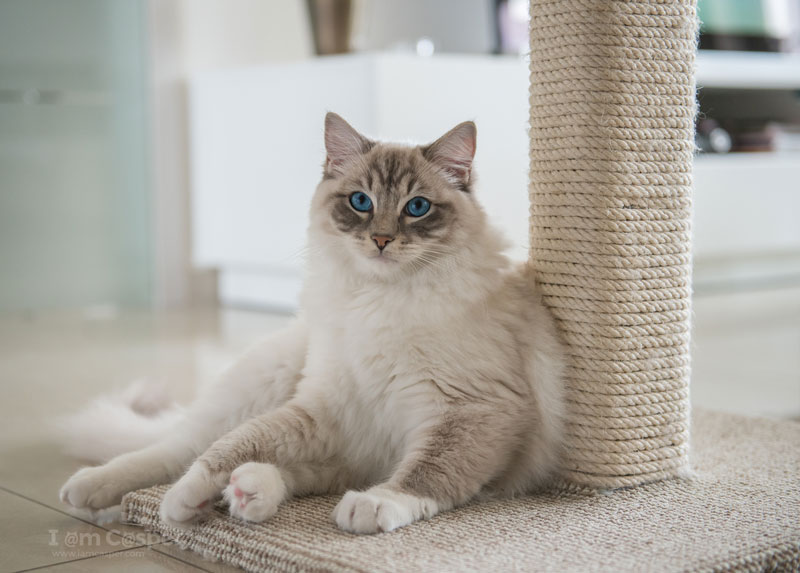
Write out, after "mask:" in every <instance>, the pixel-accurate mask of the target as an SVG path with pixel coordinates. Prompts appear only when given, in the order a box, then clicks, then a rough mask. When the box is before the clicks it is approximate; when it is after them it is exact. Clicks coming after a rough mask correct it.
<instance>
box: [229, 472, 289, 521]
mask: <svg viewBox="0 0 800 573" xmlns="http://www.w3.org/2000/svg"><path fill="white" fill-rule="evenodd" d="M223 496H224V497H225V501H227V502H228V506H229V508H230V513H231V515H233V516H234V517H238V518H239V519H244V520H245V521H252V522H256V523H258V522H261V521H265V520H267V519H269V518H270V517H272V516H273V515H275V513H276V512H277V511H278V506H279V505H280V504H281V502H283V500H285V499H286V496H287V490H286V483H285V482H284V481H283V478H282V477H281V474H280V472H279V471H278V468H276V467H275V466H274V465H272V464H260V463H256V462H248V463H246V464H243V465H241V466H239V467H238V468H236V469H235V470H234V471H233V473H232V474H231V481H230V483H229V484H228V487H226V488H225V491H223Z"/></svg>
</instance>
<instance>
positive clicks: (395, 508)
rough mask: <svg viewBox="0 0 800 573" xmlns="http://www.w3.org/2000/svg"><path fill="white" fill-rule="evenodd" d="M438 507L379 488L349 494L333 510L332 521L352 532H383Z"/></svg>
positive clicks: (432, 511) (433, 513)
mask: <svg viewBox="0 0 800 573" xmlns="http://www.w3.org/2000/svg"><path fill="white" fill-rule="evenodd" d="M438 511H439V507H438V504H437V503H436V502H435V501H434V500H432V499H428V498H422V497H416V496H413V495H408V494H405V493H400V492H396V491H392V490H389V489H386V488H382V487H373V488H372V489H369V490H367V491H363V492H362V491H348V492H347V493H346V494H345V495H344V497H343V498H342V501H340V502H339V505H337V506H336V508H335V509H334V510H333V519H334V521H336V524H337V525H338V526H339V527H340V528H341V529H343V530H345V531H349V532H351V533H383V532H385V531H392V530H394V529H397V528H398V527H403V526H404V525H408V524H409V523H413V522H415V521H418V520H420V519H427V518H429V517H432V516H433V515H436V513H438Z"/></svg>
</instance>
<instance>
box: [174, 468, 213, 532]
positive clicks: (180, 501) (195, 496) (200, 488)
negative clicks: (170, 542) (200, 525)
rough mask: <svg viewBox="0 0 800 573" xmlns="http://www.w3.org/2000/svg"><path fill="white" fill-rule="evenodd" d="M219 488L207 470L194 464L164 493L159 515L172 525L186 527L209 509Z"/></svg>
mask: <svg viewBox="0 0 800 573" xmlns="http://www.w3.org/2000/svg"><path fill="white" fill-rule="evenodd" d="M220 489H221V488H220V487H219V486H218V485H217V484H216V483H215V480H214V479H213V478H212V476H211V475H210V474H209V472H208V470H206V469H205V468H204V467H202V466H200V465H198V464H195V465H193V466H192V467H191V468H189V471H187V472H186V474H184V476H183V477H182V478H181V479H179V480H178V481H177V482H175V484H174V485H173V486H172V487H171V488H170V489H169V490H167V493H165V494H164V499H162V500H161V507H160V511H159V515H160V517H161V519H162V520H163V521H165V522H167V523H168V524H169V525H172V526H173V527H188V526H190V525H192V524H193V523H194V522H195V521H197V520H198V519H199V518H200V517H201V516H203V515H204V514H205V513H207V512H208V511H210V510H211V508H212V506H213V505H214V500H215V499H216V498H217V497H218V496H219V493H220Z"/></svg>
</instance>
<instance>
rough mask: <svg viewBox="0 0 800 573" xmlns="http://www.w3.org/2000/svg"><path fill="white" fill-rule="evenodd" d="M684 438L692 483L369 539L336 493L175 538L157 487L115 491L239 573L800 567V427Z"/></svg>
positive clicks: (516, 504)
mask: <svg viewBox="0 0 800 573" xmlns="http://www.w3.org/2000/svg"><path fill="white" fill-rule="evenodd" d="M692 430H693V449H692V467H693V469H694V472H695V476H694V477H693V478H691V479H688V480H681V479H672V480H667V481H661V482H658V483H652V484H648V485H643V486H639V487H635V488H631V489H623V490H617V491H615V492H614V493H613V494H611V495H603V494H599V493H596V492H592V491H591V490H583V489H580V488H573V489H562V490H553V491H549V492H546V493H542V494H539V495H531V496H528V497H524V498H519V499H515V500H504V501H492V502H484V503H476V504H472V505H469V506H467V507H463V508H460V509H458V510H455V511H451V512H448V513H445V514H442V515H439V516H437V517H435V518H433V519H431V520H429V521H425V522H420V523H415V524H413V525H410V526H408V527H405V528H402V529H399V530H397V531H394V532H390V533H383V534H379V535H374V536H358V535H351V534H348V533H344V532H342V531H340V530H339V529H337V528H336V526H335V525H334V524H333V523H332V522H331V520H330V514H331V511H332V510H333V508H334V506H335V505H336V502H337V498H336V497H309V498H305V499H298V500H295V501H292V502H291V503H288V504H286V505H284V506H283V507H282V508H281V509H280V511H279V512H278V514H277V515H276V516H275V517H274V518H273V519H272V520H271V521H269V522H267V523H265V524H263V525H256V524H248V523H245V522H242V521H240V520H238V519H234V518H231V517H230V516H229V515H228V514H227V512H225V511H224V510H222V509H218V510H216V511H215V512H214V513H212V515H211V516H210V517H209V518H208V519H207V520H206V521H204V522H203V523H201V524H199V525H197V526H196V527H195V528H194V529H191V530H179V529H175V528H172V527H170V526H168V525H166V524H165V523H163V522H162V521H160V520H159V518H158V506H159V503H160V502H161V497H162V495H163V493H164V491H165V490H166V487H164V486H162V487H154V488H150V489H146V490H142V491H137V492H133V493H131V494H128V495H127V496H125V499H124V500H123V519H125V520H126V521H127V522H129V523H132V524H135V525H141V526H144V527H145V528H147V529H148V530H152V531H155V532H157V533H159V534H161V535H162V536H164V537H166V538H168V539H171V540H174V541H175V542H177V543H178V544H179V545H180V546H182V547H184V548H186V549H190V550H192V551H195V552H197V553H200V554H202V555H203V556H205V557H206V558H209V559H213V560H219V561H223V562H225V563H228V564H231V565H235V566H238V567H242V568H244V569H246V570H248V571H437V572H439V571H459V572H461V571H511V570H530V571H534V570H535V571H598V570H606V571H648V570H657V571H762V570H768V571H798V570H800V423H796V422H775V421H769V420H762V419H751V418H744V417H739V416H732V415H727V414H718V413H708V412H698V413H695V415H694V417H693V427H692Z"/></svg>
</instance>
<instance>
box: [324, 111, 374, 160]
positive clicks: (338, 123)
mask: <svg viewBox="0 0 800 573" xmlns="http://www.w3.org/2000/svg"><path fill="white" fill-rule="evenodd" d="M373 145H375V143H374V142H373V141H370V140H369V139H367V138H366V137H364V136H363V135H361V134H360V133H358V132H357V131H356V130H355V129H353V127H352V126H351V125H350V124H349V123H347V122H346V121H345V120H344V119H342V117H341V116H339V115H337V114H335V113H333V112H328V113H327V114H326V115H325V153H326V157H325V173H326V174H328V175H330V176H335V175H337V174H341V173H342V172H343V170H344V166H345V165H347V164H348V163H350V162H351V161H353V160H354V159H356V158H358V156H360V155H363V154H364V153H366V152H367V151H369V150H370V149H372V146H373Z"/></svg>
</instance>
